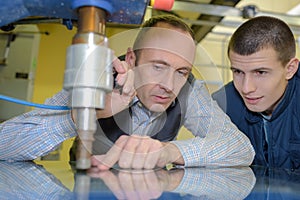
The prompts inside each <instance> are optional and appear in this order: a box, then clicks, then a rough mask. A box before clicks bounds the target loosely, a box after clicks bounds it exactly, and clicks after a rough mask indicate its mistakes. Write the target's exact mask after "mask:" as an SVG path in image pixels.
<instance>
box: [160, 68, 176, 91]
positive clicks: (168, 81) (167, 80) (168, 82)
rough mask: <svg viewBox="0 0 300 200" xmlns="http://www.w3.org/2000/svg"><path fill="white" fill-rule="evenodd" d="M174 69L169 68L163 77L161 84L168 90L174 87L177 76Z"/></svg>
mask: <svg viewBox="0 0 300 200" xmlns="http://www.w3.org/2000/svg"><path fill="white" fill-rule="evenodd" d="M174 73H175V72H173V71H172V70H169V71H168V72H167V73H165V75H163V76H162V77H161V81H160V86H161V87H162V88H164V89H165V90H166V91H168V92H171V91H173V89H174V81H175V76H174Z"/></svg>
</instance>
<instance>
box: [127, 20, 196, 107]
mask: <svg viewBox="0 0 300 200" xmlns="http://www.w3.org/2000/svg"><path fill="white" fill-rule="evenodd" d="M137 49H138V50H139V51H138V54H137V55H136V56H137V57H138V58H136V60H135V63H136V65H137V66H135V68H134V71H135V75H134V77H135V78H134V85H135V89H136V92H137V97H138V98H139V100H140V101H141V103H142V104H143V105H144V106H145V107H146V108H148V109H149V110H151V111H153V112H163V111H165V110H166V109H167V108H168V107H169V106H170V105H171V104H172V102H173V101H174V100H175V98H176V97H177V95H178V93H179V92H180V90H181V88H182V87H183V85H184V84H185V83H186V80H187V78H188V76H189V73H190V72H191V70H192V63H193V59H194V55H195V43H194V41H193V39H192V37H191V36H190V35H189V33H187V32H184V31H182V30H181V29H178V28H175V27H172V26H170V25H168V24H165V23H158V24H157V27H155V28H151V29H150V30H149V31H148V32H147V34H146V37H144V39H143V42H142V43H141V44H140V45H139V48H137ZM128 57H130V56H128ZM134 59H135V58H134ZM131 63H132V61H131Z"/></svg>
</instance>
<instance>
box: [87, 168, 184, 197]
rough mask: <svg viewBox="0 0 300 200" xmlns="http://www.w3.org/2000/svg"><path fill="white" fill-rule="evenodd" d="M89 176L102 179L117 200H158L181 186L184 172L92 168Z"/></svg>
mask: <svg viewBox="0 0 300 200" xmlns="http://www.w3.org/2000/svg"><path fill="white" fill-rule="evenodd" d="M88 174H89V175H90V176H92V177H93V178H100V179H102V181H103V182H104V183H105V185H106V186H107V187H108V188H109V189H110V190H111V192H113V194H114V195H115V196H116V198H117V199H157V198H158V197H160V196H161V195H162V193H163V192H164V191H166V190H172V189H174V188H175V187H176V185H178V184H179V182H180V181H181V179H182V177H183V174H184V171H183V170H176V171H172V172H170V171H166V170H163V169H158V170H115V169H112V170H109V171H100V170H99V169H98V168H91V169H90V170H89V171H88ZM171 174H172V175H171ZM175 177H176V178H175ZM174 178H175V180H174Z"/></svg>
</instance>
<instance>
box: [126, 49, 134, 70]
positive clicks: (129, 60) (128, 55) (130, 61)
mask: <svg viewBox="0 0 300 200" xmlns="http://www.w3.org/2000/svg"><path fill="white" fill-rule="evenodd" d="M125 61H126V63H127V64H128V65H129V67H130V69H132V68H133V67H134V66H135V61H136V56H135V53H134V51H133V49H132V48H128V49H127V52H126V57H125Z"/></svg>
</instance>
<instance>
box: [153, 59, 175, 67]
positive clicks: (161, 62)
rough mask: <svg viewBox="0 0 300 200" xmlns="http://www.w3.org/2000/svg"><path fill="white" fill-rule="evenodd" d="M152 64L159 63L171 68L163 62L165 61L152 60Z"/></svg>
mask: <svg viewBox="0 0 300 200" xmlns="http://www.w3.org/2000/svg"><path fill="white" fill-rule="evenodd" d="M150 62H151V63H158V64H163V65H167V66H171V65H170V64H169V63H167V62H165V61H163V60H150Z"/></svg>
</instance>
